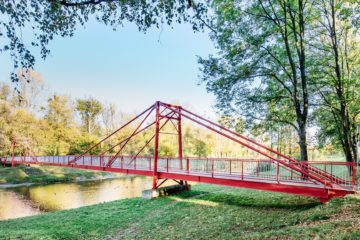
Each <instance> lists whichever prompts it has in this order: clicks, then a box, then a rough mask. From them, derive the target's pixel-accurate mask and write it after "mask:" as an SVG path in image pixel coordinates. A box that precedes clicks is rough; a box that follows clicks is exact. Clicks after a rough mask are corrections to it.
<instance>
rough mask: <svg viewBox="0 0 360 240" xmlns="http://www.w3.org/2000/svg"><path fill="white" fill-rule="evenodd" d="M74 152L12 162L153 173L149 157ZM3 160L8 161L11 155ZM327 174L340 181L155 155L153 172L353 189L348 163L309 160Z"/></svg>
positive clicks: (340, 191) (240, 183) (311, 192)
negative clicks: (325, 181) (78, 156)
mask: <svg viewBox="0 0 360 240" xmlns="http://www.w3.org/2000/svg"><path fill="white" fill-rule="evenodd" d="M74 157H75V156H26V157H14V160H13V161H14V163H15V164H43V165H53V166H62V167H73V168H81V169H92V170H100V171H109V172H120V173H126V174H138V175H143V176H153V175H154V164H153V163H154V159H153V158H152V157H131V156H119V157H117V158H116V160H115V161H114V163H113V164H112V166H111V167H109V166H106V164H105V163H106V162H107V161H108V159H109V158H111V157H110V156H83V157H82V158H81V159H79V160H78V161H77V162H76V163H73V164H71V163H70V164H69V162H70V161H71V160H72V159H73V158H74ZM3 161H6V162H8V163H10V162H11V161H12V158H11V157H7V158H5V159H4V160H3ZM310 164H312V166H316V167H318V168H320V169H322V170H325V171H327V172H329V173H330V174H332V175H334V176H337V177H339V178H341V179H343V180H344V182H343V183H342V184H331V185H325V184H321V183H319V182H316V181H313V180H309V179H304V177H303V176H301V175H300V174H299V173H297V172H295V171H293V170H292V169H290V168H286V167H284V166H282V165H279V164H278V163H276V162H273V161H271V160H270V159H229V158H183V159H179V158H159V160H158V167H157V171H156V172H157V176H158V177H159V178H162V179H177V180H184V181H194V182H203V183H211V184H221V185H228V186H235V187H244V188H253V189H260V190H268V191H276V192H285V193H292V194H303V195H308V196H314V197H320V198H323V199H326V198H329V192H332V194H335V195H345V194H348V193H352V192H354V191H355V190H356V189H357V185H356V181H355V178H354V177H353V176H352V174H350V171H349V165H348V164H347V163H344V162H341V163H340V162H311V163H310Z"/></svg>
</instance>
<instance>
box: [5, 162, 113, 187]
mask: <svg viewBox="0 0 360 240" xmlns="http://www.w3.org/2000/svg"><path fill="white" fill-rule="evenodd" d="M106 175H109V173H106V172H100V171H97V172H93V171H87V170H79V169H73V168H60V167H50V166H39V165H36V166H31V167H28V166H17V167H15V168H0V183H1V184H19V183H37V184H48V183H57V182H74V181H76V180H77V178H83V179H91V178H96V177H101V176H106Z"/></svg>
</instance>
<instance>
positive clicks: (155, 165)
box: [152, 102, 160, 190]
mask: <svg viewBox="0 0 360 240" xmlns="http://www.w3.org/2000/svg"><path fill="white" fill-rule="evenodd" d="M155 107H156V123H155V148H154V171H153V186H152V190H155V189H156V186H157V180H158V174H157V166H158V159H159V132H160V102H156V106H155Z"/></svg>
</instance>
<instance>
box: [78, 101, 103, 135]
mask: <svg viewBox="0 0 360 240" xmlns="http://www.w3.org/2000/svg"><path fill="white" fill-rule="evenodd" d="M102 108H103V107H102V104H101V103H100V102H99V101H98V100H96V99H93V98H88V99H78V100H77V106H76V110H77V111H78V112H79V114H80V116H81V120H82V124H83V127H84V129H85V131H86V132H87V133H88V134H92V133H94V132H95V131H96V130H99V129H98V128H99V126H98V124H97V122H96V121H97V117H98V116H99V114H100V113H101V110H102Z"/></svg>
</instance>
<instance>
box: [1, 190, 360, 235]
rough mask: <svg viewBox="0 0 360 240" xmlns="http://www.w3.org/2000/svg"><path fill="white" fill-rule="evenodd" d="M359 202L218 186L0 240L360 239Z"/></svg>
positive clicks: (87, 214)
mask: <svg viewBox="0 0 360 240" xmlns="http://www.w3.org/2000/svg"><path fill="white" fill-rule="evenodd" d="M359 219H360V196H359V195H353V196H347V197H346V198H342V199H334V200H332V201H331V202H329V203H327V204H320V203H319V202H318V201H317V200H316V199H312V198H306V197H302V196H293V195H285V194H277V193H270V192H261V191H252V190H245V189H237V188H231V187H223V186H215V185H194V186H193V189H192V190H191V191H189V192H184V193H181V194H179V195H173V196H167V197H161V198H158V199H153V200H144V199H141V198H134V199H126V200H120V201H115V202H110V203H104V204H99V205H94V206H89V207H83V208H79V209H73V210H67V211H58V212H52V213H47V214H43V215H38V216H33V217H27V218H22V219H15V220H8V221H0V239H314V238H315V239H360V225H359Z"/></svg>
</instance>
